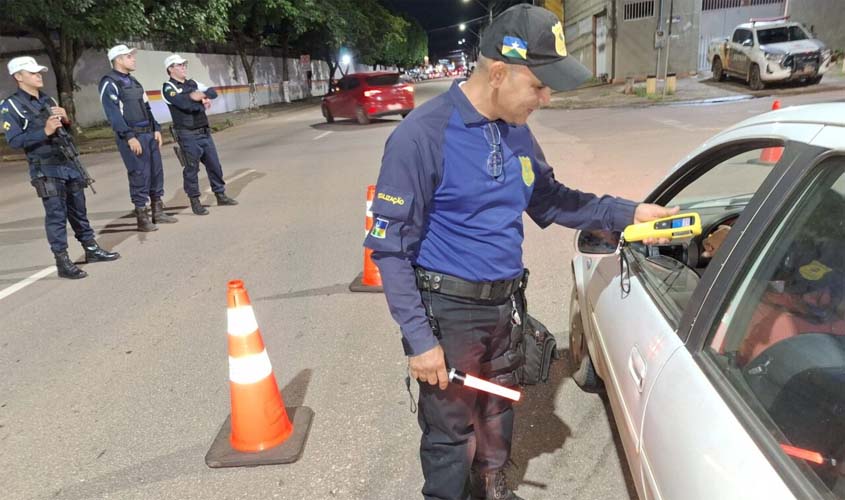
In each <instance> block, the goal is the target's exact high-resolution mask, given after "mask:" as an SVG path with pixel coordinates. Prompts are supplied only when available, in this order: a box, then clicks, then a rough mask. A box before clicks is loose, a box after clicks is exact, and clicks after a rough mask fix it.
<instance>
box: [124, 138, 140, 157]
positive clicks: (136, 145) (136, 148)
mask: <svg viewBox="0 0 845 500" xmlns="http://www.w3.org/2000/svg"><path fill="white" fill-rule="evenodd" d="M126 144H128V145H129V150H130V151H132V154H134V155H135V156H141V153H143V152H144V150H143V149H141V141H139V140H138V139H136V138H135V137H133V138H131V139H129V140H128V141H126Z"/></svg>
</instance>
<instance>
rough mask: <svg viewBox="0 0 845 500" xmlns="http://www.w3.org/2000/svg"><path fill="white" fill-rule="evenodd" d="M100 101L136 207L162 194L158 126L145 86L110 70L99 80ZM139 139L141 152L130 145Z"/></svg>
mask: <svg viewBox="0 0 845 500" xmlns="http://www.w3.org/2000/svg"><path fill="white" fill-rule="evenodd" d="M99 88H100V101H101V103H102V105H103V110H104V111H105V113H106V118H108V120H109V123H110V124H111V127H112V130H114V133H115V136H116V140H117V149H118V151H120V156H121V158H123V163H124V165H126V173H127V175H128V177H129V197H130V198H131V199H132V204H133V205H135V207H136V208H144V207H145V206H146V204H147V200H150V201H153V202H155V201H156V200H161V197H162V196H164V170H163V168H162V162H161V153H160V151H159V148H158V142H156V140H155V134H154V132H160V131H161V126H160V125H159V124H158V122H157V121H156V119H155V117H154V116H153V112H152V110H151V109H150V103H149V100H148V99H147V94H146V93H145V92H144V87H142V86H141V84H140V83H139V82H138V80H136V79H135V78H134V77H133V76H132V75H128V74H124V73H121V72H119V71H117V70H112V71H110V72H109V73H108V74H107V75H105V76H104V77H103V78H102V79H101V80H100V86H99ZM133 137H134V138H136V139H138V141H139V142H140V143H141V149H142V153H141V156H135V153H133V152H132V150H131V149H129V144H128V142H127V141H129V139H132V138H133Z"/></svg>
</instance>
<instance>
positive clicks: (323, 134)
mask: <svg viewBox="0 0 845 500" xmlns="http://www.w3.org/2000/svg"><path fill="white" fill-rule="evenodd" d="M331 133H332V131H331V130H327V131H325V132H323V133H322V134H320V135H318V136H317V137H315V138H314V139H312V140H314V141H316V140H317V139H322V138H323V137H325V136H327V135H329V134H331Z"/></svg>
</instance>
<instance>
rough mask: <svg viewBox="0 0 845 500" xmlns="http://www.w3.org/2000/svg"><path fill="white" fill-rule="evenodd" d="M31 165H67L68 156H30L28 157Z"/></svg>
mask: <svg viewBox="0 0 845 500" xmlns="http://www.w3.org/2000/svg"><path fill="white" fill-rule="evenodd" d="M26 160H27V161H28V162H29V164H30V165H37V166H39V167H59V166H62V165H67V163H68V161H67V158H65V157H64V156H54V157H51V158H29V157H27V159H26Z"/></svg>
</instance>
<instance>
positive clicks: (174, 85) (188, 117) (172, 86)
mask: <svg viewBox="0 0 845 500" xmlns="http://www.w3.org/2000/svg"><path fill="white" fill-rule="evenodd" d="M163 90H164V97H165V99H167V98H169V97H171V96H170V92H172V91H174V90H175V91H176V92H180V93H186V94H190V93H191V92H193V91H195V90H197V87H196V84H193V81H192V80H185V83H178V82H172V81H168V82H167V84H165V85H164V89H163ZM167 107H168V108H169V109H170V116H171V117H172V118H173V126H174V127H175V128H177V129H196V128H201V127H207V126H208V116H207V115H206V114H205V110H202V111H194V112H186V111H182V110H181V109H179V108H177V107H176V106H171V105H170V104H168V105H167Z"/></svg>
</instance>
